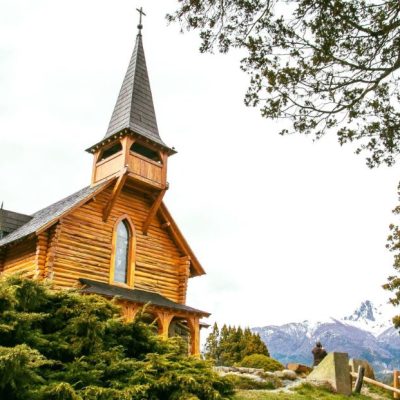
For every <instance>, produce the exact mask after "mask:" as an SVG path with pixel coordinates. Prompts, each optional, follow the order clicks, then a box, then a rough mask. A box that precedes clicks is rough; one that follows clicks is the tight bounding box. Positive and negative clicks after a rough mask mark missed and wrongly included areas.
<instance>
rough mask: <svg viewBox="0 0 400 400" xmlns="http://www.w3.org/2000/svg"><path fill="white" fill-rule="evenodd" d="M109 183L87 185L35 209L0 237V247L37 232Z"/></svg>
mask: <svg viewBox="0 0 400 400" xmlns="http://www.w3.org/2000/svg"><path fill="white" fill-rule="evenodd" d="M109 183H110V181H106V182H103V183H101V184H98V185H96V186H87V187H85V188H83V189H81V190H79V191H78V192H76V193H74V194H71V195H70V196H68V197H66V198H64V199H62V200H60V201H57V203H54V204H51V205H50V206H48V207H46V208H43V209H42V210H40V211H37V212H36V213H34V214H33V215H31V216H26V217H29V220H28V221H27V222H26V223H25V224H23V225H22V226H20V227H19V228H18V229H16V230H15V231H13V232H11V233H10V234H8V235H7V236H5V237H4V238H3V239H1V240H0V247H1V246H4V245H6V244H10V243H12V242H15V241H17V240H19V239H23V238H25V237H27V236H29V235H31V234H33V233H35V232H37V231H38V230H40V229H41V228H43V227H45V226H46V225H48V224H49V223H51V222H52V221H53V220H55V219H57V218H58V217H61V216H62V215H63V214H64V213H65V212H67V211H68V210H70V209H71V208H72V207H74V206H75V205H77V204H79V203H80V202H81V201H84V200H85V199H87V198H89V197H90V196H93V195H94V194H95V193H97V192H99V191H101V190H102V189H103V188H104V187H105V186H106V185H107V184H109Z"/></svg>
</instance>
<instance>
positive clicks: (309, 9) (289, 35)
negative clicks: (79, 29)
mask: <svg viewBox="0 0 400 400" xmlns="http://www.w3.org/2000/svg"><path fill="white" fill-rule="evenodd" d="M179 3H180V5H179V7H178V9H177V10H176V11H175V12H174V13H173V14H171V15H168V16H167V19H168V20H169V21H173V22H177V23H179V24H180V25H181V27H182V29H186V30H197V31H198V32H199V34H200V38H201V40H202V43H201V47H200V51H201V52H212V51H214V50H216V49H217V50H219V51H220V52H222V53H226V52H228V51H229V50H230V49H232V48H236V49H242V50H243V51H244V52H245V57H244V58H243V60H242V62H241V68H242V69H243V70H244V71H245V72H247V73H248V74H249V77H250V85H249V88H248V91H247V93H246V96H245V104H246V105H248V106H253V107H259V108H260V111H261V115H262V116H263V117H265V118H272V119H278V118H279V119H285V121H286V122H287V125H285V127H284V128H283V129H282V130H281V132H280V133H281V134H288V133H301V134H307V135H312V136H313V137H314V138H316V139H320V138H321V137H322V136H324V135H325V134H326V133H327V132H335V133H336V135H337V137H338V141H339V143H340V144H341V145H343V144H345V143H351V142H354V143H356V144H357V147H356V153H357V154H359V153H361V152H365V154H366V160H367V165H368V166H369V167H371V168H372V167H376V166H379V165H381V164H386V165H389V166H391V165H393V164H394V163H395V161H396V157H397V156H398V155H399V153H400V85H399V83H400V73H399V71H400V2H399V1H398V0H385V1H378V0H294V1H285V0H254V1H243V0H226V1H219V2H216V1H214V0H195V1H193V0H180V1H179ZM394 212H395V214H396V215H399V214H400V206H399V207H397V208H396V209H395V210H394ZM390 229H391V234H390V236H389V240H388V245H387V247H388V248H389V250H391V251H392V252H393V253H394V268H395V271H396V272H399V271H400V230H399V227H398V226H397V225H396V224H393V225H391V227H390ZM384 288H385V289H387V290H391V291H393V292H394V297H393V298H392V299H391V302H392V304H393V305H395V306H399V305H400V276H398V275H397V276H396V275H393V276H390V277H389V279H388V283H387V284H386V285H384ZM393 321H394V324H395V326H396V327H397V328H400V316H397V317H395V318H394V320H393Z"/></svg>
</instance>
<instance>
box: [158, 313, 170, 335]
mask: <svg viewBox="0 0 400 400" xmlns="http://www.w3.org/2000/svg"><path fill="white" fill-rule="evenodd" d="M173 318H174V314H170V313H167V312H158V313H157V319H158V333H159V335H161V336H162V337H163V338H165V339H167V338H168V331H169V325H170V324H171V321H172V319H173Z"/></svg>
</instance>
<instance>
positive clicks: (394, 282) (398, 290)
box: [383, 185, 400, 329]
mask: <svg viewBox="0 0 400 400" xmlns="http://www.w3.org/2000/svg"><path fill="white" fill-rule="evenodd" d="M398 195H399V200H400V185H399V187H398ZM393 214H395V215H396V216H399V215H400V206H397V207H396V208H395V209H394V210H393ZM386 248H387V249H389V251H391V252H392V253H393V254H394V257H393V268H394V270H395V271H396V273H400V228H399V226H398V225H396V224H392V225H390V234H389V236H388V239H387V243H386ZM383 288H384V289H386V290H389V291H391V292H393V297H392V298H391V299H390V302H391V303H392V304H393V305H394V306H395V307H398V306H399V305H400V277H399V276H398V275H392V276H389V277H388V282H387V283H386V284H385V285H383ZM393 323H394V326H395V327H396V328H398V329H400V315H397V316H395V317H394V318H393Z"/></svg>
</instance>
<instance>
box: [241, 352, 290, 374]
mask: <svg viewBox="0 0 400 400" xmlns="http://www.w3.org/2000/svg"><path fill="white" fill-rule="evenodd" d="M238 365H239V366H240V367H248V368H262V369H263V370H264V371H270V372H274V371H282V370H283V369H284V366H283V365H282V364H281V363H280V362H279V361H276V360H274V359H273V358H271V357H268V356H266V355H264V354H251V355H249V356H246V357H244V358H243V360H242V361H240V362H239V363H238Z"/></svg>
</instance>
